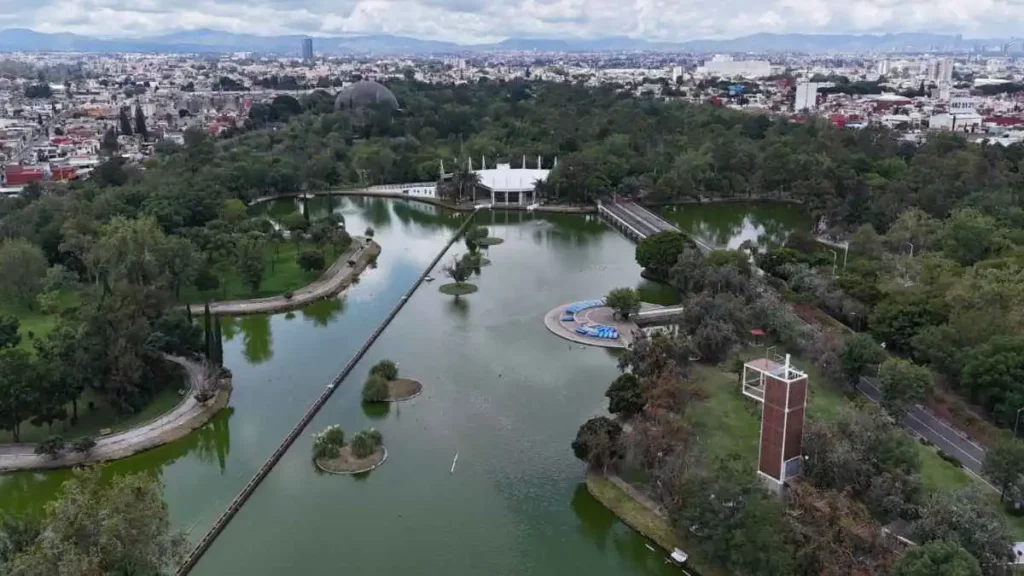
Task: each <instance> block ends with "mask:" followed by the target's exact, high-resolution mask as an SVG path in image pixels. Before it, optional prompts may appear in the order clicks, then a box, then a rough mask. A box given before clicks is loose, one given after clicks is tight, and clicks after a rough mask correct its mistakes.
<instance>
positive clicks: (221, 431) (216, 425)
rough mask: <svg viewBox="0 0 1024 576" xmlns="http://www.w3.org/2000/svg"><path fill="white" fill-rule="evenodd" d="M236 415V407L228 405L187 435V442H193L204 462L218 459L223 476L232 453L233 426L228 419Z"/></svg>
mask: <svg viewBox="0 0 1024 576" xmlns="http://www.w3.org/2000/svg"><path fill="white" fill-rule="evenodd" d="M234 415H235V408H234V407H233V406H228V407H227V408H225V409H224V410H221V412H220V413H218V414H217V416H216V417H215V418H214V419H213V420H211V421H210V422H208V423H207V424H206V425H205V426H203V427H202V428H200V429H199V430H196V431H195V432H194V433H193V434H190V435H189V436H187V437H186V442H185V444H193V445H194V447H195V451H196V455H197V456H198V457H199V460H201V461H202V462H204V463H211V462H213V461H214V460H216V461H217V467H218V468H219V469H220V473H221V475H222V476H223V475H224V470H225V469H226V468H227V460H228V455H229V454H230V453H231V427H230V426H229V425H228V421H229V420H231V417H232V416H234Z"/></svg>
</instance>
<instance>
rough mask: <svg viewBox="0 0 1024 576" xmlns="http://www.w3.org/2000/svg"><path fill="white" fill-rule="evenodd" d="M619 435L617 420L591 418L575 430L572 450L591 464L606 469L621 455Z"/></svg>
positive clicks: (619, 425)
mask: <svg viewBox="0 0 1024 576" xmlns="http://www.w3.org/2000/svg"><path fill="white" fill-rule="evenodd" d="M621 436H622V425H621V424H619V423H618V422H616V421H614V420H612V419H610V418H606V417H604V416H598V417H596V418H591V419H590V420H587V421H586V422H584V423H583V425H582V426H580V429H579V430H578V431H577V432H576V439H575V440H573V441H572V452H573V454H575V455H576V457H577V458H579V459H580V460H583V461H584V462H586V463H587V464H589V465H591V466H600V467H601V468H602V469H607V468H608V465H609V464H614V463H615V462H616V461H617V460H618V459H619V458H621V457H622V447H621V446H620V442H619V439H620V437H621Z"/></svg>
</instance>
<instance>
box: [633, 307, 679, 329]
mask: <svg viewBox="0 0 1024 576" xmlns="http://www.w3.org/2000/svg"><path fill="white" fill-rule="evenodd" d="M682 315H683V306H682V305H676V306H655V305H649V304H644V306H643V307H642V308H641V309H640V311H639V312H637V313H636V314H633V315H632V316H631V320H633V322H636V324H637V325H638V326H650V325H652V324H669V323H672V322H675V321H676V320H677V319H678V318H679V317H680V316H682Z"/></svg>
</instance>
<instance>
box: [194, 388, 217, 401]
mask: <svg viewBox="0 0 1024 576" xmlns="http://www.w3.org/2000/svg"><path fill="white" fill-rule="evenodd" d="M193 398H195V400H196V402H198V403H200V404H206V403H207V402H209V401H210V400H211V399H213V392H210V391H209V390H200V391H199V392H196V394H195V396H193Z"/></svg>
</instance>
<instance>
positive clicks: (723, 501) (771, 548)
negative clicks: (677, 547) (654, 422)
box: [670, 461, 794, 576]
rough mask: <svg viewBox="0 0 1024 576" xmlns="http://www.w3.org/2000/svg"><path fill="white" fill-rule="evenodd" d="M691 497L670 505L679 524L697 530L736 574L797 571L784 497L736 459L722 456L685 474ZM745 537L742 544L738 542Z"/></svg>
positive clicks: (703, 544) (704, 545)
mask: <svg viewBox="0 0 1024 576" xmlns="http://www.w3.org/2000/svg"><path fill="white" fill-rule="evenodd" d="M682 491H683V493H684V494H686V496H687V497H686V499H685V503H684V504H683V505H681V506H678V507H673V509H672V510H670V513H671V517H672V520H673V523H674V524H675V525H676V530H679V531H680V532H683V533H689V534H692V535H693V536H694V537H695V539H696V540H697V543H698V546H699V547H700V549H701V551H702V552H704V553H705V554H706V555H707V557H708V558H710V559H711V560H713V561H715V562H718V563H720V564H721V565H722V566H723V567H725V568H726V569H727V571H728V572H729V573H730V574H758V575H764V576H768V575H771V576H776V575H777V576H783V575H788V574H793V573H794V572H793V570H792V563H793V560H792V556H793V552H792V550H790V548H789V546H788V545H787V544H786V541H785V536H786V530H785V528H786V526H785V516H784V509H783V506H782V503H781V502H779V501H778V500H777V499H775V498H773V497H771V496H769V495H768V493H767V492H766V491H765V489H764V487H763V486H761V485H759V484H758V483H757V480H756V479H755V478H754V477H753V475H752V474H750V473H749V472H748V471H747V470H746V469H745V468H742V467H741V466H739V464H738V463H736V462H731V461H717V462H716V463H715V464H714V466H713V467H712V468H711V469H709V470H703V471H699V472H697V473H693V474H690V475H688V476H687V477H686V478H685V479H684V483H683V488H682ZM739 542H743V543H744V545H742V546H739V545H737V543H739Z"/></svg>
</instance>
